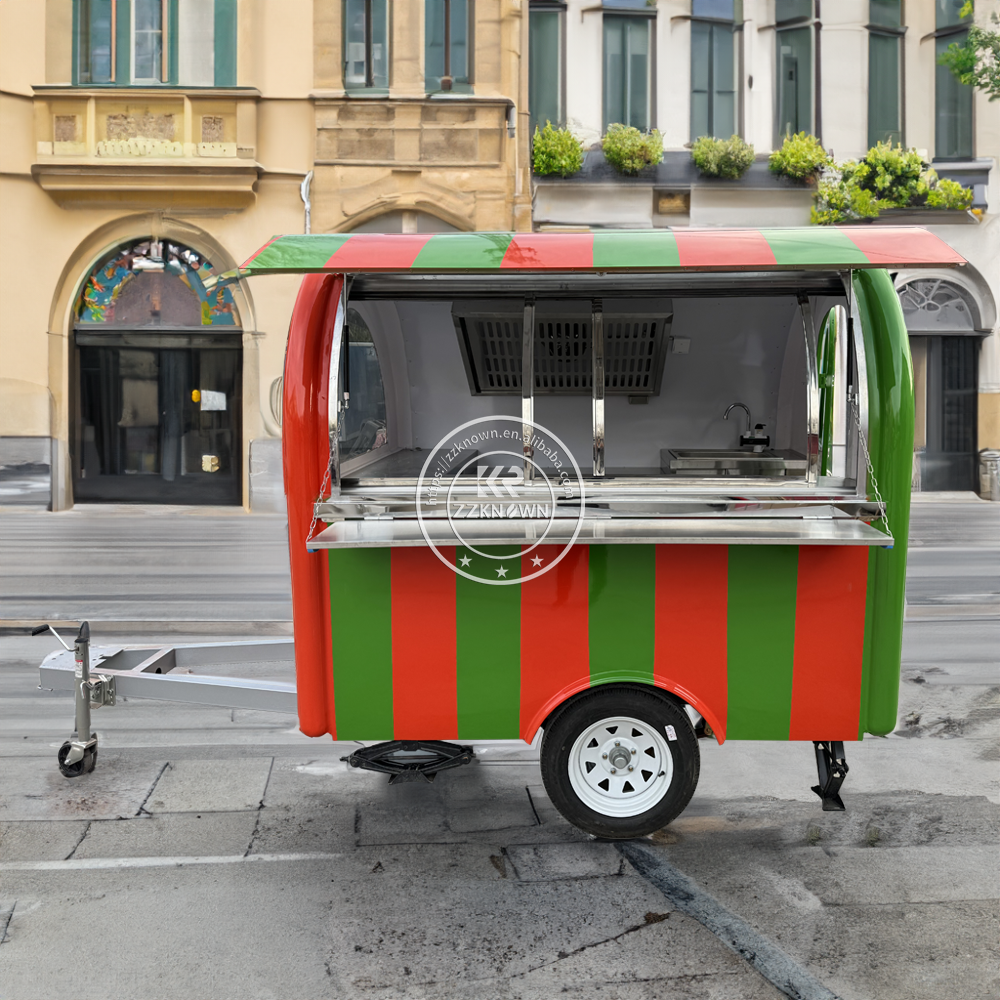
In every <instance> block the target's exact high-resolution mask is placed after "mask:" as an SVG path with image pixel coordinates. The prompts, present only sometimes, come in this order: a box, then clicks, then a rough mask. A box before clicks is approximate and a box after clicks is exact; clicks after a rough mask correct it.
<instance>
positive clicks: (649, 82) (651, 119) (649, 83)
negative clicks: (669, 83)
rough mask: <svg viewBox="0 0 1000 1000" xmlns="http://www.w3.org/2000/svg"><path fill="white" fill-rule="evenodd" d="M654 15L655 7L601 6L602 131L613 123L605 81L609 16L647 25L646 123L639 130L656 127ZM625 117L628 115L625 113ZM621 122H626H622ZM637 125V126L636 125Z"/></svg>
mask: <svg viewBox="0 0 1000 1000" xmlns="http://www.w3.org/2000/svg"><path fill="white" fill-rule="evenodd" d="M656 15H657V11H656V8H655V7H650V8H629V7H602V8H601V122H602V131H604V132H606V131H607V130H608V126H609V125H611V124H613V123H612V122H611V120H610V118H609V116H608V83H607V23H608V18H609V17H610V18H611V19H612V20H613V21H622V22H628V21H630V20H643V21H645V22H646V23H647V25H648V31H649V40H648V44H647V49H646V59H647V61H648V64H649V71H648V74H647V77H646V106H647V109H648V111H647V118H648V121H647V124H646V127H645V128H644V129H642V128H640V129H639V131H640V132H651V131H652V130H653V129H654V128H656ZM625 117H629V116H628V115H626V116H625ZM622 124H626V125H627V124H628V122H623V123H622ZM637 127H638V126H637Z"/></svg>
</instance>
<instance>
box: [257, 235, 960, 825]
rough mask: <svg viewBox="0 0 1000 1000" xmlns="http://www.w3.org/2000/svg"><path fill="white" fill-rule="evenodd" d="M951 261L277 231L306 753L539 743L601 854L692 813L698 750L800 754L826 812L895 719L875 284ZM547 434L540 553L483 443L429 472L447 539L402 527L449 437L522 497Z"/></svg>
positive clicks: (923, 239) (437, 527)
mask: <svg viewBox="0 0 1000 1000" xmlns="http://www.w3.org/2000/svg"><path fill="white" fill-rule="evenodd" d="M963 263H964V261H963V260H962V258H961V257H960V256H959V255H958V254H957V253H955V252H954V251H953V250H951V249H950V248H949V247H948V246H946V245H945V244H944V243H943V242H942V241H940V240H939V239H938V238H937V237H935V236H933V235H932V234H930V233H928V232H926V231H923V230H920V229H912V228H889V227H882V226H863V227H854V228H852V227H843V228H810V229H769V230H721V229H715V230H694V229H690V230H648V231H642V232H625V231H616V230H605V231H598V232H589V233H447V234H434V235H428V234H394V235H373V234H354V235H350V234H322V235H305V236H301V235H299V236H279V237H275V238H274V239H272V240H271V241H269V242H268V243H267V244H265V246H263V247H262V248H261V249H260V250H259V251H257V253H255V254H254V255H253V256H252V257H251V258H250V259H249V260H248V261H247V262H246V263H245V264H244V265H243V267H242V268H241V269H240V275H241V276H244V275H246V276H253V275H262V274H268V273H279V272H301V273H303V274H304V275H305V277H304V278H303V281H302V286H301V289H300V292H299V295H298V299H297V301H296V303H295V308H294V311H293V314H292V319H291V326H290V332H289V339H288V347H287V356H286V361H285V372H284V383H283V448H284V476H285V491H286V495H287V503H288V524H289V541H290V549H291V569H292V594H293V613H294V626H295V657H296V672H297V685H298V710H299V718H300V725H301V728H302V731H303V732H305V733H306V734H308V735H311V736H321V735H324V734H329V735H330V736H332V737H333V738H334V739H336V740H344V741H357V742H358V743H360V744H363V745H364V749H363V750H358V751H357V752H355V753H354V754H352V756H351V758H350V761H351V763H352V764H354V765H355V766H363V767H370V768H373V769H377V770H382V771H387V772H389V773H390V774H393V775H398V774H403V773H407V772H417V773H419V772H421V771H422V772H423V773H425V774H428V775H429V774H431V773H433V771H434V770H435V769H436V768H442V767H445V766H451V765H454V764H457V763H463V762H466V761H468V760H469V759H471V757H472V756H473V754H474V753H475V748H476V746H477V745H479V744H483V743H487V742H490V741H498V740H513V741H524V742H525V743H531V742H532V741H534V740H536V738H537V737H538V735H539V733H541V734H542V737H541V749H540V754H541V767H542V775H543V778H544V781H545V784H546V787H547V789H548V791H549V793H550V795H551V797H552V799H553V802H554V803H555V804H556V806H557V807H558V808H559V809H560V810H561V811H562V812H563V813H564V814H565V815H566V816H567V817H568V818H569V819H570V820H571V821H572V822H574V823H576V824H578V825H579V826H581V827H582V828H584V829H586V830H589V831H591V832H593V833H595V834H598V835H601V836H606V837H628V836H634V835H637V834H641V833H646V832H650V831H651V830H654V829H657V828H659V827H661V826H663V825H664V824H665V823H666V822H669V820H671V819H672V818H674V817H675V816H676V815H677V814H678V813H679V812H680V811H681V810H682V809H683V808H684V807H685V805H686V804H687V802H688V801H689V799H690V797H691V795H692V793H693V791H694V787H695V784H696V782H697V777H698V766H699V765H698V740H699V739H700V738H714V739H716V740H717V741H719V742H720V743H721V742H723V741H724V740H726V739H730V740H732V739H735V740H741V739H743V740H783V741H785V740H801V741H811V742H813V743H814V744H815V746H816V754H817V761H818V764H819V772H820V783H819V785H817V786H816V791H817V792H818V794H819V795H820V797H821V798H822V799H823V805H824V808H842V803H841V801H840V799H839V795H838V790H839V787H840V782H841V781H842V780H843V776H844V774H845V773H846V762H845V759H844V751H843V743H844V742H846V741H853V740H860V739H862V738H863V737H864V735H865V734H874V735H884V734H886V733H888V732H890V731H891V730H892V729H893V728H894V727H895V724H896V704H897V689H898V684H899V667H900V650H901V636H902V623H903V595H904V577H905V569H906V542H907V529H908V519H909V504H910V476H911V461H912V447H913V420H914V409H913V388H912V371H911V363H910V356H909V349H908V342H907V334H906V328H905V325H904V322H903V316H902V312H901V309H900V306H899V302H898V299H897V297H896V294H895V292H894V289H893V284H892V280H891V277H890V273H889V272H890V271H891V270H893V269H897V268H902V267H906V268H913V267H920V266H927V267H938V268H940V267H942V266H960V265H961V264H963ZM820 311H822V312H823V313H824V315H823V317H822V319H820V317H819V316H818V313H819V312H820ZM497 331H500V332H497ZM503 331H506V333H503ZM504 337H506V340H504V339H503V338H504ZM616 338H617V339H616ZM630 338H631V339H630ZM498 344H499V345H500V355H502V358H501V360H502V361H503V364H502V365H500V367H497V365H498V364H499V362H498V360H497V357H498V356H497V355H496V351H497V345H498ZM504 344H506V348H505V347H504ZM504 350H506V352H507V353H506V354H504ZM491 352H493V355H492V358H493V359H492V360H491ZM630 352H631V353H630ZM629 358H631V359H632V360H629ZM636 358H638V361H637V360H636ZM630 365H631V367H628V366H630ZM637 366H638V367H637ZM508 368H509V371H508ZM571 368H572V369H573V371H575V372H577V375H573V376H572V378H570V377H569V376H568V375H566V373H568V372H570V369H571ZM626 369H628V372H630V373H634V372H640V370H641V375H633V374H627V373H626ZM580 372H582V375H580V374H579V373H580ZM456 373H457V374H456ZM553 373H555V374H553ZM616 373H617V374H616ZM564 375H566V378H565V379H564V378H563V376H564ZM570 382H572V383H573V384H572V385H570ZM373 387H374V388H373ZM563 390H565V391H563ZM587 397H589V402H588V399H587ZM727 403H728V404H730V405H729V407H728V409H726V404H727ZM733 406H738V407H741V408H742V409H744V410H746V411H747V429H746V432H745V433H744V434H743V435H741V436H740V440H739V444H738V445H736V446H732V445H727V444H726V442H728V440H729V437H727V436H730V437H735V435H736V432H737V430H738V428H736V427H735V426H734V423H733V422H727V420H728V418H729V416H730V410H732V408H733ZM352 407H353V409H352ZM366 407H367V409H366ZM751 408H752V409H755V410H757V411H758V412H759V413H761V414H763V415H764V417H765V418H767V419H765V420H763V421H762V422H760V423H758V424H757V426H756V427H755V428H753V429H751V426H750V425H751V422H752V421H751V418H750V410H751ZM724 409H725V418H726V419H724V418H723V412H722V411H723V410H724ZM470 418H471V420H470ZM543 418H548V419H549V420H550V421H551V422H553V423H552V426H553V427H554V428H555V429H554V430H551V431H550V433H551V434H552V435H553V437H555V436H556V435H559V436H560V438H565V439H566V441H567V442H569V441H571V440H572V441H573V442H577V445H578V447H577V448H576V451H577V452H579V453H582V454H577V455H576V458H577V459H582V458H586V461H585V462H584V461H582V460H581V461H579V462H576V461H575V460H574V465H575V466H577V473H576V475H578V478H579V480H580V482H579V491H580V492H579V494H578V495H577V496H576V499H575V500H569V501H566V502H565V503H563V504H562V506H558V505H557V504H555V503H554V505H553V511H556V510H558V512H559V513H560V514H561V515H562V518H561V520H560V519H559V518H556V519H555V520H554V521H553V517H554V516H555V515H554V513H553V512H552V511H548V509H547V508H546V509H545V510H544V511H543V514H544V515H545V516H547V517H548V518H549V523H550V526H551V524H555V527H554V528H553V529H552V531H551V532H550V533H549V534H548V535H544V532H541V534H542V535H544V537H542V538H541V541H539V538H540V531H539V528H538V519H539V516H541V515H539V513H538V510H541V509H542V508H538V510H535V509H528V508H525V507H523V506H522V507H518V508H517V509H514V506H513V505H511V504H508V506H507V507H506V508H505V507H504V504H503V503H499V504H498V503H495V502H494V503H478V504H477V503H476V502H475V497H476V496H477V495H478V496H479V497H480V498H481V497H482V495H483V493H482V490H483V482H484V481H483V478H482V475H483V473H482V470H483V468H489V467H490V466H492V464H493V463H492V461H489V462H487V465H486V466H479V472H478V473H477V476H478V477H479V478H478V479H477V480H476V482H475V484H473V482H472V480H471V479H470V477H469V469H470V468H472V466H469V462H472V465H473V466H475V465H476V461H477V460H476V458H475V456H476V455H477V454H482V455H489V454H491V452H490V451H489V450H487V451H483V450H482V447H481V446H480V448H479V450H478V451H477V449H475V448H474V449H472V451H471V452H470V455H471V457H470V458H469V459H468V461H467V462H466V469H465V475H466V478H465V479H464V480H463V478H462V475H461V474H460V472H456V471H455V469H456V466H453V465H447V466H446V465H445V464H441V465H440V468H439V470H438V471H439V472H440V471H441V470H442V469H444V470H445V471H447V473H448V475H449V476H450V477H451V479H450V482H451V489H452V490H456V489H457V491H458V494H462V495H463V496H465V497H466V501H467V502H466V505H467V506H469V508H470V512H469V514H468V516H467V517H466V518H465V520H463V521H461V525H460V526H459V527H456V525H457V524H458V522H453V521H447V520H444V521H443V520H442V519H441V518H440V517H437V518H435V517H431V516H428V510H427V508H426V507H425V508H424V509H423V514H424V516H423V517H422V516H421V504H422V503H425V502H426V500H427V496H428V494H427V489H428V481H429V480H428V478H427V477H428V476H431V475H433V473H428V472H427V464H428V462H429V461H430V456H431V454H432V453H433V452H434V448H435V447H439V448H440V447H441V446H442V443H446V442H448V441H449V440H451V439H450V438H449V433H451V434H452V437H454V438H455V440H456V441H457V440H458V438H460V437H461V434H459V433H457V432H459V431H461V425H463V421H466V422H469V423H474V422H476V421H485V420H498V421H504V420H506V421H508V422H510V423H511V425H512V426H514V427H515V428H517V430H516V434H514V435H512V437H514V438H516V448H515V450H514V452H513V453H516V454H517V455H521V454H523V455H524V466H523V469H524V471H523V474H522V473H520V472H519V473H518V478H517V483H518V490H513V489H512V490H511V491H509V492H510V495H511V496H513V495H514V494H515V493H516V492H518V491H520V492H521V493H525V491H527V492H528V493H530V492H531V489H532V488H535V489H536V491H537V488H538V485H537V484H538V482H540V478H539V477H542V476H543V473H544V470H542V471H537V470H536V471H535V472H534V473H529V469H528V466H529V463H530V464H532V465H534V466H536V467H537V469H539V470H540V469H541V466H539V465H538V461H540V459H539V460H538V461H536V459H537V457H538V456H537V453H536V452H534V451H533V450H532V448H531V446H530V444H529V433H528V428H529V425H531V427H532V428H534V427H535V426H539V427H543V426H545V425H546V419H543ZM449 420H451V421H452V422H451V423H449V422H448V421H449ZM351 421H354V423H353V424H352V423H351ZM435 421H436V422H435ZM352 427H353V428H354V429H353V430H352ZM521 427H523V430H524V434H523V437H522V433H521ZM441 428H444V435H443V436H442V435H441V434H440V433H438V431H440V430H441ZM451 429H454V431H452V430H451ZM463 433H467V432H463ZM493 436H494V437H497V435H496V434H494V435H493ZM501 436H503V435H502V434H501ZM772 436H773V437H774V443H775V446H774V447H771V440H772ZM439 438H440V440H439V441H438V439H439ZM532 440H536V439H534V438H533V439H532ZM434 441H438V444H437V445H436V446H435V445H434ZM720 442H723V444H724V445H725V446H723V447H720ZM445 446H447V445H446V444H445ZM654 448H656V449H658V451H659V455H660V460H659V462H658V463H657V460H656V456H655V453H654V450H653V449H654ZM584 449H586V450H584ZM543 450H544V449H543ZM566 450H567V451H572V447H571V446H570V445H567V446H566ZM532 455H535V458H532V457H531V456H532ZM616 456H617V458H618V459H620V461H619V465H620V466H621V468H619V469H615V462H616ZM650 456H652V457H650ZM591 458H593V461H591ZM456 461H457V460H456ZM478 461H480V462H483V461H487V460H486V459H485V458H480V459H478ZM497 461H499V460H497ZM515 464H516V463H515ZM512 468H513V466H512ZM418 470H419V474H418ZM498 470H499V466H498ZM515 471H516V470H515ZM549 471H550V472H551V471H552V469H551V468H550V469H549ZM453 473H454V474H453ZM533 477H534V478H533ZM495 480H496V476H495V474H494V479H492V480H490V479H487V481H486V485H487V486H490V487H491V488H492V487H495V486H496V481H495ZM499 481H501V482H502V481H503V480H502V479H501V480H499ZM474 488H476V489H478V490H479V493H478V494H476V493H474V492H470V491H471V490H473V489H474ZM463 491H464V493H463ZM496 492H497V491H496V490H495V489H494V494H496ZM584 494H585V496H584ZM567 495H568V494H567ZM487 496H488V497H489V496H490V495H489V493H487ZM448 497H449V501H448V502H449V503H450V502H451V497H452V494H451V493H449V494H448ZM470 497H471V498H472V500H471V501H470V500H469V498H470ZM492 499H495V497H493V498H492ZM507 499H509V497H508V498H507ZM448 511H449V514H450V513H451V508H448ZM498 518H500V519H501V520H498ZM567 518H568V519H567ZM571 528H572V529H573V530H572V531H571V530H570V529H571ZM557 552H558V558H556V554H557ZM549 565H551V569H549V568H548V567H549ZM542 569H545V570H547V571H545V572H543V571H542ZM500 576H502V577H503V579H499V578H498V577H500Z"/></svg>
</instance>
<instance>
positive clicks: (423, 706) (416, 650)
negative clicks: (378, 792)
mask: <svg viewBox="0 0 1000 1000" xmlns="http://www.w3.org/2000/svg"><path fill="white" fill-rule="evenodd" d="M441 552H442V555H444V556H445V558H450V559H451V560H452V561H454V551H453V550H452V551H450V552H449V550H447V549H442V550H441ZM391 560H392V561H391V566H392V570H391V573H392V713H393V735H394V736H395V738H396V739H397V740H416V739H426V738H427V734H428V733H433V734H434V738H435V739H441V740H456V739H458V681H457V676H456V667H455V662H456V652H455V651H456V645H455V574H454V573H453V572H452V571H451V570H450V569H449V568H448V567H447V566H445V565H444V564H443V563H442V562H441V561H440V560H439V559H438V558H437V556H435V555H434V553H433V552H432V551H431V549H429V548H424V547H421V548H412V549H411V548H403V549H393V550H392V556H391Z"/></svg>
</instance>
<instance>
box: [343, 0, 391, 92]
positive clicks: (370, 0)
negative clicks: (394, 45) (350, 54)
mask: <svg viewBox="0 0 1000 1000" xmlns="http://www.w3.org/2000/svg"><path fill="white" fill-rule="evenodd" d="M363 3H364V5H365V15H364V18H365V82H364V83H361V84H358V83H349V82H348V80H347V63H348V59H347V46H348V45H349V44H350V42H349V41H348V37H347V7H348V0H343V3H342V4H341V23H342V25H343V31H342V35H343V74H344V76H343V81H344V90H346V91H347V92H348V93H350V94H358V93H365V94H377V95H382V94H388V93H389V86H390V84H391V76H390V71H391V66H392V62H391V60H390V58H389V46H390V43H391V39H392V4H391V2H390V0H385V25H384V29H385V43H384V44H385V84H384V85H383V84H381V83H376V82H375V69H374V54H373V52H374V46H375V18H374V8H373V5H374V3H375V0H363Z"/></svg>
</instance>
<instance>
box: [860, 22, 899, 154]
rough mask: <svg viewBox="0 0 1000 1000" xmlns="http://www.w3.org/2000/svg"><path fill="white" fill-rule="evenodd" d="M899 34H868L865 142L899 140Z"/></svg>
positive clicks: (870, 143)
mask: <svg viewBox="0 0 1000 1000" xmlns="http://www.w3.org/2000/svg"><path fill="white" fill-rule="evenodd" d="M901 44H902V39H901V37H900V36H899V35H881V34H878V33H877V32H874V31H872V32H869V34H868V145H869V147H871V146H874V145H875V143H876V142H894V143H901V142H902V141H903V132H902V120H901V119H902V115H901V108H900V69H901V67H900V48H901Z"/></svg>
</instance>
